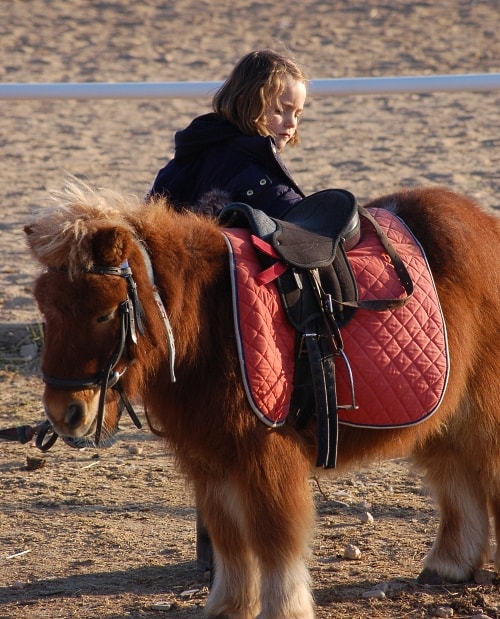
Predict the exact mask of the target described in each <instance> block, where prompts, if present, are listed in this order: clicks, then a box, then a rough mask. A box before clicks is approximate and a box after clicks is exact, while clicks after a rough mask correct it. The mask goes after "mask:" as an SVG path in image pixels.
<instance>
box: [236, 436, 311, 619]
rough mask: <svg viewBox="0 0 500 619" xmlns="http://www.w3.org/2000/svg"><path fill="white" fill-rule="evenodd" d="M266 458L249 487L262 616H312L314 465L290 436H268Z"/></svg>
mask: <svg viewBox="0 0 500 619" xmlns="http://www.w3.org/2000/svg"><path fill="white" fill-rule="evenodd" d="M265 451H266V453H265V461H267V463H268V468H267V469H264V468H263V467H262V466H261V467H260V470H259V471H254V472H253V474H254V476H255V482H256V483H253V484H252V485H251V487H250V488H248V489H247V490H246V492H247V493H248V495H247V497H246V498H245V500H246V502H247V504H248V505H254V506H258V508H257V509H255V508H254V509H252V510H249V511H248V512H247V513H248V514H249V519H248V523H247V535H248V539H249V540H250V543H251V545H252V548H253V550H254V552H255V554H256V556H257V559H258V562H259V566H260V574H261V585H260V586H261V597H260V600H261V612H260V614H259V615H258V619H313V617H314V603H313V598H312V595H311V586H310V575H309V571H308V570H307V568H306V565H305V558H306V557H307V556H308V555H309V552H310V550H309V546H310V541H311V536H312V530H313V526H314V507H313V501H312V493H311V489H310V485H309V475H310V464H309V462H308V460H307V459H306V457H305V456H304V454H303V453H301V451H300V449H299V448H298V447H297V444H296V443H294V442H293V441H291V440H289V439H288V438H287V437H286V436H281V435H279V434H273V435H270V436H268V437H267V441H266V447H265Z"/></svg>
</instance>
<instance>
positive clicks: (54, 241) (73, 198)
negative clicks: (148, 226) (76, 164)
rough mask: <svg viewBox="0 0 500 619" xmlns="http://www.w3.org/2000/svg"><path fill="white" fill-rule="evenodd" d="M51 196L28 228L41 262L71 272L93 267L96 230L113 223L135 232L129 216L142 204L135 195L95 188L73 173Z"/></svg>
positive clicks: (27, 230)
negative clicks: (92, 240) (93, 246)
mask: <svg viewBox="0 0 500 619" xmlns="http://www.w3.org/2000/svg"><path fill="white" fill-rule="evenodd" d="M49 198H50V203H49V204H47V205H46V206H43V207H40V209H39V210H38V212H37V213H36V215H35V220H34V222H33V223H32V224H30V225H28V226H26V227H25V231H26V234H27V236H28V244H29V247H30V250H31V252H32V253H33V255H34V256H35V258H37V259H38V260H39V261H40V262H41V263H42V264H44V265H46V266H51V267H54V268H63V267H64V268H66V269H68V272H69V273H70V274H74V273H76V272H77V271H81V269H82V268H83V269H89V268H91V267H92V266H93V256H92V247H91V237H92V235H93V234H94V233H95V232H96V230H97V229H99V228H100V227H102V226H103V225H111V226H120V227H125V228H126V229H128V230H130V231H131V232H133V227H132V225H131V223H130V220H129V216H130V215H132V214H133V213H134V212H136V211H137V210H138V209H139V208H140V206H141V205H143V202H141V201H140V200H139V198H137V197H136V196H124V195H122V194H119V193H118V192H116V191H114V190H112V189H103V188H99V189H97V188H92V187H90V186H89V185H87V184H86V183H85V182H83V181H82V180H80V179H77V178H75V177H73V176H71V177H69V178H67V179H66V180H65V182H64V184H63V186H62V188H61V189H59V190H54V191H51V192H50V194H49Z"/></svg>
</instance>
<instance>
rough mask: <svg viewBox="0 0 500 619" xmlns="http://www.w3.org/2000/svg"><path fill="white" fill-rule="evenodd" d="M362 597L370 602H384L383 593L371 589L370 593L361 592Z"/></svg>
mask: <svg viewBox="0 0 500 619" xmlns="http://www.w3.org/2000/svg"><path fill="white" fill-rule="evenodd" d="M363 597H364V598H365V599H367V598H370V599H372V600H385V593H384V592H383V591H381V590H380V589H372V590H371V591H363Z"/></svg>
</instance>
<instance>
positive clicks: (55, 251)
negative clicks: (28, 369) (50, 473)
mask: <svg viewBox="0 0 500 619" xmlns="http://www.w3.org/2000/svg"><path fill="white" fill-rule="evenodd" d="M52 197H53V198H54V201H55V204H54V205H52V206H50V207H46V208H45V209H43V211H42V212H40V213H39V214H38V216H37V218H36V219H35V221H34V222H33V223H31V224H30V225H27V226H26V227H25V233H26V236H27V241H28V245H29V248H30V250H31V252H32V254H33V255H34V256H35V258H36V259H37V260H38V261H39V262H40V263H41V264H42V266H43V267H44V271H43V272H42V274H41V275H40V276H39V277H38V279H37V280H36V282H35V287H34V296H35V298H36V301H37V303H38V307H39V309H40V311H41V313H42V315H43V319H44V324H45V336H44V350H43V353H42V364H41V370H42V375H43V380H44V382H45V390H44V395H43V401H44V407H45V411H46V415H47V418H48V419H49V421H50V422H51V424H52V425H53V427H54V429H55V431H56V432H57V433H58V434H60V435H62V436H65V437H73V438H81V437H87V436H92V435H94V436H95V442H96V443H97V444H99V443H100V442H103V441H104V440H105V439H106V438H107V437H108V436H109V435H111V434H112V433H113V432H114V431H115V429H116V425H117V423H118V419H119V416H120V413H121V409H122V405H123V403H127V400H126V399H123V398H122V397H121V393H122V391H121V388H120V379H121V377H122V375H123V374H124V373H125V372H126V370H127V368H128V367H129V365H130V364H131V363H132V362H133V360H134V349H135V345H136V343H137V332H138V330H140V329H142V320H143V316H142V307H141V304H140V302H139V300H138V295H137V290H136V284H135V281H134V279H133V276H132V271H131V268H130V265H129V257H130V254H131V252H132V251H133V247H134V242H133V236H134V231H133V229H132V227H131V225H130V224H129V223H128V222H127V219H126V211H127V209H128V210H130V209H131V208H133V205H131V203H130V202H129V203H127V204H126V205H125V204H124V200H123V198H121V197H120V196H119V195H117V194H115V193H114V192H111V191H95V190H93V189H91V188H89V187H88V186H86V185H85V184H84V183H82V182H80V181H77V180H76V179H70V180H68V181H67V182H66V184H65V186H64V187H63V189H62V190H61V191H59V192H57V193H54V194H53V195H52ZM137 204H138V203H137Z"/></svg>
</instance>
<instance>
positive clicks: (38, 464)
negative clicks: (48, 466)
mask: <svg viewBox="0 0 500 619" xmlns="http://www.w3.org/2000/svg"><path fill="white" fill-rule="evenodd" d="M44 466H45V458H39V457H37V456H27V457H26V469H27V470H28V471H36V470H37V469H42V468H43V467H44Z"/></svg>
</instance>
